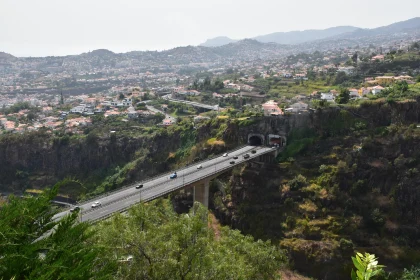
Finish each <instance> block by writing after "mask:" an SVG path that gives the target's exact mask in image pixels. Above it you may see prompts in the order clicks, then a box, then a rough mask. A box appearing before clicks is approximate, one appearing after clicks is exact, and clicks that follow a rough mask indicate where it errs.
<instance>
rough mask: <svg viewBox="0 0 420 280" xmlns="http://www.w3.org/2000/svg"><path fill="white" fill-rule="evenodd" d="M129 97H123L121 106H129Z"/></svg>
mask: <svg viewBox="0 0 420 280" xmlns="http://www.w3.org/2000/svg"><path fill="white" fill-rule="evenodd" d="M131 103H132V101H131V98H124V99H123V101H122V106H124V107H130V106H131V105H132V104H131Z"/></svg>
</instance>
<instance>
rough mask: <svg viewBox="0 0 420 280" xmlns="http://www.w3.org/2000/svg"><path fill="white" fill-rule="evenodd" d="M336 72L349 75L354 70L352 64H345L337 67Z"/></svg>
mask: <svg viewBox="0 0 420 280" xmlns="http://www.w3.org/2000/svg"><path fill="white" fill-rule="evenodd" d="M337 71H338V72H344V73H346V74H347V75H350V74H352V73H353V71H354V67H353V66H347V67H338V69H337Z"/></svg>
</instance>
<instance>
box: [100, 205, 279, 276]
mask: <svg viewBox="0 0 420 280" xmlns="http://www.w3.org/2000/svg"><path fill="white" fill-rule="evenodd" d="M207 216H208V212H207V210H206V209H204V208H202V207H201V206H200V205H199V204H195V205H194V207H193V208H192V209H191V211H190V212H189V213H188V214H182V215H177V214H175V213H174V211H173V210H172V206H171V205H170V203H169V202H168V201H165V200H158V201H157V202H153V203H150V204H147V205H139V206H136V207H134V208H132V209H131V210H130V211H129V215H128V216H123V215H117V216H114V217H113V218H112V219H111V220H108V221H104V222H102V223H101V224H100V225H98V229H99V230H98V242H99V243H101V244H107V246H109V250H107V252H108V254H107V257H108V258H110V259H116V260H120V262H121V264H122V265H121V266H120V268H119V271H118V277H121V278H124V279H276V278H278V274H277V271H278V270H279V268H280V267H281V264H282V263H284V260H285V259H284V256H283V255H282V254H281V253H280V252H279V251H278V249H276V248H275V247H274V246H272V245H271V244H270V242H263V241H261V240H258V241H256V242H254V239H253V238H252V237H250V236H243V235H242V234H240V232H239V231H236V230H230V229H228V228H221V229H220V234H217V236H216V235H215V234H214V231H213V230H212V229H209V227H208V224H207Z"/></svg>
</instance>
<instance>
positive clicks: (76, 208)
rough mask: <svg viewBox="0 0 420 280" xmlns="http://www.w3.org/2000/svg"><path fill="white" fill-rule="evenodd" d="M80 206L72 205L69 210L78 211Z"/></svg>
mask: <svg viewBox="0 0 420 280" xmlns="http://www.w3.org/2000/svg"><path fill="white" fill-rule="evenodd" d="M79 210H80V207H79V206H74V207H73V208H71V209H70V212H75V211H79Z"/></svg>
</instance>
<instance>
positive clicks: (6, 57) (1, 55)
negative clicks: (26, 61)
mask: <svg viewBox="0 0 420 280" xmlns="http://www.w3.org/2000/svg"><path fill="white" fill-rule="evenodd" d="M16 59H17V57H15V56H13V55H11V54H8V53H5V52H0V61H4V62H5V61H13V60H16Z"/></svg>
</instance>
